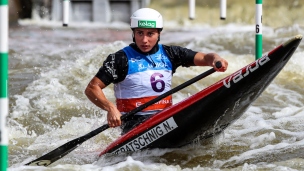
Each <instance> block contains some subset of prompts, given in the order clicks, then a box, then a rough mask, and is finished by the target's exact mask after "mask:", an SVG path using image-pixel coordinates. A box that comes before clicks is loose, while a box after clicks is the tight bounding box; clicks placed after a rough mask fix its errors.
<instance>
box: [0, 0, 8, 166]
mask: <svg viewBox="0 0 304 171" xmlns="http://www.w3.org/2000/svg"><path fill="white" fill-rule="evenodd" d="M7 115H8V0H0V171H6V170H7V166H8V135H7V128H6V117H7Z"/></svg>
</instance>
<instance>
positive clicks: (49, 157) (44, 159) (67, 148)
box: [25, 61, 222, 166]
mask: <svg viewBox="0 0 304 171" xmlns="http://www.w3.org/2000/svg"><path fill="white" fill-rule="evenodd" d="M216 67H217V68H221V67H222V64H221V62H220V61H218V62H217V63H216ZM214 72H215V70H214V68H212V69H209V70H208V71H206V72H204V73H202V74H200V75H198V76H196V77H194V78H192V79H191V80H189V81H186V82H184V83H183V84H181V85H179V86H177V87H175V88H173V89H171V90H169V91H167V92H166V93H164V94H162V95H160V96H158V97H156V98H155V99H152V100H150V101H148V102H147V103H145V104H143V105H141V106H139V107H137V108H135V109H133V110H132V111H130V112H128V113H127V114H124V115H122V116H121V120H124V119H125V118H127V117H129V116H131V115H134V114H136V113H137V112H139V111H141V110H143V109H145V108H146V107H148V106H150V105H152V104H154V103H156V102H158V101H159V100H161V99H163V98H165V97H167V96H169V95H171V94H173V93H175V92H177V91H179V90H181V89H183V88H185V87H187V86H189V85H191V84H193V83H195V82H196V81H198V80H200V79H202V78H204V77H207V76H208V75H210V74H212V73H214ZM108 128H109V125H108V124H105V125H103V126H101V127H99V128H97V129H95V130H94V131H91V132H89V133H88V134H86V135H84V136H82V137H79V138H76V139H74V140H72V141H69V142H67V143H65V144H63V145H62V146H60V147H58V148H56V149H55V150H53V151H51V152H49V153H47V154H45V155H43V156H41V157H39V158H38V159H36V160H33V161H31V162H29V163H27V164H25V165H31V166H48V165H50V164H52V163H53V162H55V161H57V160H58V159H60V158H62V157H63V156H65V155H67V154H68V153H70V152H71V151H73V150H74V149H75V148H77V147H78V146H80V145H81V144H82V143H83V142H85V141H86V140H88V139H90V138H92V137H94V136H95V135H97V134H99V133H101V132H102V131H104V130H106V129H108Z"/></svg>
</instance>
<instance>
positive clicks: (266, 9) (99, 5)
mask: <svg viewBox="0 0 304 171" xmlns="http://www.w3.org/2000/svg"><path fill="white" fill-rule="evenodd" d="M70 2H71V3H70V22H79V21H89V22H97V23H98V22H102V23H109V22H114V21H122V22H127V23H128V22H129V16H130V15H131V14H132V13H133V12H134V11H135V10H136V9H138V8H140V7H151V8H155V9H157V10H158V11H159V12H160V13H161V14H163V16H164V20H165V21H172V20H174V21H176V22H178V23H179V24H181V25H186V24H187V23H189V10H188V0H165V1H159V0H102V1H101V0H71V1H70ZM9 7H10V14H9V16H10V24H17V21H18V19H34V18H40V19H45V20H51V21H61V20H62V1H61V0H9ZM219 10H220V0H196V10H195V19H194V20H193V21H191V22H192V23H208V24H210V25H213V26H217V25H221V24H228V23H241V24H254V23H255V1H244V0H227V16H226V20H224V21H222V20H219V18H220V16H219V14H220V11H219ZM303 11H304V0H288V1H286V0H273V1H271V0H264V2H263V24H264V25H265V26H271V27H282V26H284V25H287V24H288V25H290V24H294V23H297V24H301V25H303V24H304V20H303V19H302V18H301V17H300V16H301V15H302V14H303ZM165 23H166V22H165Z"/></svg>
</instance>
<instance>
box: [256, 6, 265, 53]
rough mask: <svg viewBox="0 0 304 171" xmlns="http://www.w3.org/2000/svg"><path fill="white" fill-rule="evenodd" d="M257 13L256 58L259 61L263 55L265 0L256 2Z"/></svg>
mask: <svg viewBox="0 0 304 171" xmlns="http://www.w3.org/2000/svg"><path fill="white" fill-rule="evenodd" d="M255 2H256V8H255V9H256V13H255V21H256V26H255V27H256V28H255V31H256V34H255V58H256V59H259V58H261V57H262V53H263V35H262V33H263V29H262V27H263V26H262V14H263V12H262V4H263V0H256V1H255Z"/></svg>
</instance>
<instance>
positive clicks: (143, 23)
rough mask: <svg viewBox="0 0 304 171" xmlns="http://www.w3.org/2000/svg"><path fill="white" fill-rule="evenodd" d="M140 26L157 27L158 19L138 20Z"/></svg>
mask: <svg viewBox="0 0 304 171" xmlns="http://www.w3.org/2000/svg"><path fill="white" fill-rule="evenodd" d="M138 27H141V28H155V27H156V21H148V20H139V21H138Z"/></svg>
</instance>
